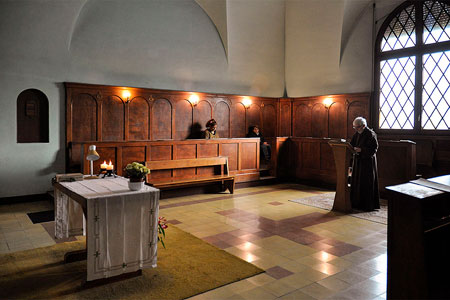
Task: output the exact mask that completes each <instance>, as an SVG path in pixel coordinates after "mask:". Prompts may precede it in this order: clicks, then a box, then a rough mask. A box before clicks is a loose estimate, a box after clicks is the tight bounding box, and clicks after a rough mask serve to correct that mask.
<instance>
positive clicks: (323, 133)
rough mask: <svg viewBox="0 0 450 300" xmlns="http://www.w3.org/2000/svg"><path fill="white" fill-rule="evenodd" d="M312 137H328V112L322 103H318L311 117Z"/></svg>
mask: <svg viewBox="0 0 450 300" xmlns="http://www.w3.org/2000/svg"><path fill="white" fill-rule="evenodd" d="M311 135H312V137H328V110H327V109H326V107H325V106H324V105H323V104H322V103H316V104H315V105H314V106H313V108H312V116H311Z"/></svg>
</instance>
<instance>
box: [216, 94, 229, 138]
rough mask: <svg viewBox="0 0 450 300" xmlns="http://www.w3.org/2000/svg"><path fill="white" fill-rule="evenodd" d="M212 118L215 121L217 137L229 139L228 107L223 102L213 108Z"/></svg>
mask: <svg viewBox="0 0 450 300" xmlns="http://www.w3.org/2000/svg"><path fill="white" fill-rule="evenodd" d="M213 118H214V119H215V120H216V121H217V124H218V126H217V131H218V132H219V137H221V138H228V137H230V107H229V106H228V104H227V103H226V102H225V101H220V102H218V103H217V104H216V106H215V107H214V116H213Z"/></svg>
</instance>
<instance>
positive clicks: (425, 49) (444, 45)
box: [372, 0, 450, 136]
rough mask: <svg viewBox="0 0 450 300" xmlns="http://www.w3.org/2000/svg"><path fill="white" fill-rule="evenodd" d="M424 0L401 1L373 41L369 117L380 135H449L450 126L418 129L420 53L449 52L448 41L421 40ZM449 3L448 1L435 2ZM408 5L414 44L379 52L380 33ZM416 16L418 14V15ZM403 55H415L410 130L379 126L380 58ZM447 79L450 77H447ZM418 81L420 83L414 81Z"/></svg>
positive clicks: (420, 90) (420, 98) (392, 57)
mask: <svg viewBox="0 0 450 300" xmlns="http://www.w3.org/2000/svg"><path fill="white" fill-rule="evenodd" d="M425 1H427V0H420V1H411V0H408V1H405V2H403V3H402V4H400V5H399V6H397V7H396V8H395V9H394V10H393V11H392V12H391V13H390V14H389V15H388V16H387V17H386V19H385V20H384V22H383V24H382V25H381V26H380V29H379V30H378V33H377V37H376V40H375V56H374V100H375V101H374V102H373V104H374V105H373V108H374V109H373V113H372V120H374V124H373V126H374V128H375V130H376V132H378V133H381V134H383V135H397V136H410V135H425V136H428V135H449V134H450V129H447V130H445V129H422V121H421V115H422V90H423V89H422V86H423V82H422V79H423V76H422V75H423V55H424V54H428V53H435V52H443V51H450V41H445V42H438V43H432V44H424V43H423V30H424V24H423V4H424V2H425ZM436 2H440V3H444V4H447V5H450V0H440V1H436ZM410 5H415V15H416V20H415V26H416V27H415V34H416V45H415V46H413V47H409V48H403V49H396V50H389V51H386V52H382V51H381V41H382V39H383V36H384V33H385V31H386V29H387V28H388V26H389V24H390V23H391V21H392V19H394V18H395V17H396V16H397V15H398V14H399V13H400V12H401V11H402V10H404V9H405V8H407V7H408V6H410ZM418 16H420V17H418ZM406 56H415V57H416V65H415V86H414V89H415V92H414V128H413V129H380V124H379V122H380V120H379V117H380V76H381V73H380V62H381V61H382V60H388V59H395V58H402V57H406ZM449 79H450V78H449ZM417 83H420V84H417Z"/></svg>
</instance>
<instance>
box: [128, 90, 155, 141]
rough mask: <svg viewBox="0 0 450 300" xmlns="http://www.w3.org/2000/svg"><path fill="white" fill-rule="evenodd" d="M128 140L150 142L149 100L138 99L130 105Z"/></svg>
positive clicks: (133, 100)
mask: <svg viewBox="0 0 450 300" xmlns="http://www.w3.org/2000/svg"><path fill="white" fill-rule="evenodd" d="M128 113H129V115H128V116H129V117H128V139H129V140H131V141H139V140H148V139H150V136H149V124H150V120H149V116H150V106H149V105H148V102H147V100H145V99H144V98H142V97H136V98H134V99H132V100H131V101H130V103H128Z"/></svg>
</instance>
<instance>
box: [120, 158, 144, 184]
mask: <svg viewBox="0 0 450 300" xmlns="http://www.w3.org/2000/svg"><path fill="white" fill-rule="evenodd" d="M124 170H125V172H126V173H127V177H129V178H130V181H142V180H143V179H144V177H145V175H147V174H150V170H149V169H148V168H147V167H146V166H144V165H143V164H140V163H138V162H133V163H131V164H128V165H127V166H126V167H125V169H124Z"/></svg>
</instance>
